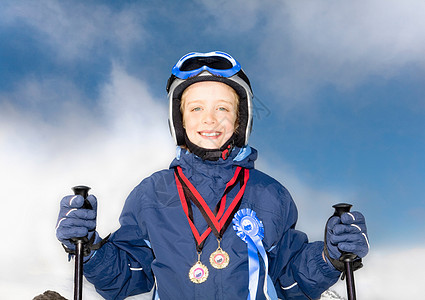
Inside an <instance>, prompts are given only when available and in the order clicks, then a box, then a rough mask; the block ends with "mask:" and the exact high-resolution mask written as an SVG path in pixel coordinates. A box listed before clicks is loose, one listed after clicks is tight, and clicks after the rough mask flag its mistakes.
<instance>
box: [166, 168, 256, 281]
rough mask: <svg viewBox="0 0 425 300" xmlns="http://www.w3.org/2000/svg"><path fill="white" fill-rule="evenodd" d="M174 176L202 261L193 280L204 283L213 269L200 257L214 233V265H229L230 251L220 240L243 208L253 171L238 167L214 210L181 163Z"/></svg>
mask: <svg viewBox="0 0 425 300" xmlns="http://www.w3.org/2000/svg"><path fill="white" fill-rule="evenodd" d="M174 175H175V180H176V186H177V191H178V194H179V198H180V202H181V204H182V208H183V211H184V213H185V215H186V217H187V221H188V223H189V226H190V229H191V231H192V234H193V238H194V240H195V244H196V251H197V252H198V261H197V262H196V263H195V264H194V265H193V266H192V268H190V270H189V279H190V281H192V282H193V283H202V282H204V281H206V280H207V278H208V275H209V271H208V268H207V267H206V266H205V265H204V264H202V263H201V259H200V257H201V253H202V248H203V247H204V242H205V240H206V238H207V237H208V236H209V234H210V233H211V232H212V233H213V234H214V235H215V236H216V238H217V241H218V248H217V250H215V251H214V252H213V253H211V255H210V264H211V265H212V266H213V267H214V268H215V269H224V268H226V267H227V266H228V265H229V254H227V253H226V252H225V251H223V249H221V247H220V240H221V238H222V236H223V234H224V232H225V231H226V229H227V227H228V226H229V225H230V223H231V221H232V217H233V215H234V214H235V212H236V211H237V210H238V209H239V206H240V204H241V200H242V197H243V194H244V192H245V187H246V185H247V181H248V178H249V170H248V169H244V168H242V167H237V168H236V171H235V174H234V175H233V178H232V179H231V180H230V181H229V182H228V183H227V184H226V188H225V190H224V193H223V196H222V197H221V199H220V201H219V202H218V203H217V205H216V207H215V209H214V211H211V209H210V208H209V207H208V205H207V203H206V202H205V200H204V199H203V198H202V196H201V195H200V194H199V192H198V191H197V190H196V188H195V187H194V186H193V185H192V183H191V182H190V181H189V180H188V179H187V178H186V176H185V175H184V174H183V171H182V169H181V167H179V166H178V167H176V168H175V169H174ZM237 185H239V191H238V192H237V194H236V196H235V197H234V199H233V200H232V201H231V203H230V205H229V206H228V208H227V209H226V200H227V194H228V193H229V192H230V191H231V190H232V189H233V188H234V187H236V186H237ZM191 202H192V203H193V204H195V206H196V207H197V208H198V209H199V211H200V212H201V214H202V216H203V217H204V219H205V221H206V223H207V224H208V228H207V229H205V231H204V232H203V233H202V234H201V233H199V232H198V230H197V228H196V227H195V224H194V221H193V211H192V206H191Z"/></svg>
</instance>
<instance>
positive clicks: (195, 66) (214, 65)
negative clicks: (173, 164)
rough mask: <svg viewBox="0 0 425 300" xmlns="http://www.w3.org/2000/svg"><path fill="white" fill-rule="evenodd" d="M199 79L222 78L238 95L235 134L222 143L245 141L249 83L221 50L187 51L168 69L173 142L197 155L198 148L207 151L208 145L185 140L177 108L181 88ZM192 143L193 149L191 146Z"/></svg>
mask: <svg viewBox="0 0 425 300" xmlns="http://www.w3.org/2000/svg"><path fill="white" fill-rule="evenodd" d="M201 81H218V82H222V83H225V84H227V85H228V86H230V87H232V88H233V89H234V90H235V91H236V93H237V94H238V96H239V111H238V123H239V124H238V128H237V130H236V132H235V134H234V135H233V136H232V137H231V138H230V140H229V141H227V142H226V143H225V145H224V147H225V148H230V147H229V145H234V146H238V147H243V146H245V145H246V144H247V143H248V138H249V135H250V133H251V129H252V95H253V94H252V89H251V84H250V82H249V79H248V77H247V76H246V75H245V73H244V71H243V70H242V68H241V65H240V64H239V62H238V61H237V60H235V59H234V58H233V57H232V56H230V55H229V54H227V53H225V52H221V51H213V52H208V53H200V52H191V53H188V54H186V55H184V56H183V57H182V58H181V59H180V60H179V61H178V62H177V63H176V65H175V66H174V67H173V69H172V74H171V77H170V78H169V79H168V83H167V92H168V100H169V119H168V125H169V127H170V132H171V135H172V136H173V138H174V141H175V143H176V145H178V146H183V145H186V146H187V147H188V148H189V150H190V151H191V152H194V153H195V154H197V155H199V154H198V153H199V150H200V149H201V153H204V152H211V150H209V149H208V150H207V149H203V148H199V147H197V146H196V145H193V144H192V143H191V142H190V141H189V140H188V138H187V136H186V132H185V130H184V128H183V116H182V114H181V110H180V106H181V97H182V94H183V91H184V90H185V89H186V88H187V87H188V86H189V85H191V84H194V83H196V82H201ZM194 147H195V148H197V149H192V148H194ZM222 148H223V147H222ZM193 150H198V151H193ZM217 150H218V151H221V149H215V151H217ZM212 151H214V150H212ZM220 153H221V152H220ZM213 156H214V155H213ZM219 156H221V155H219ZM201 157H202V156H201ZM203 158H204V157H203ZM207 159H208V158H207Z"/></svg>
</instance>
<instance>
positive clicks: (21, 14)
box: [0, 0, 148, 60]
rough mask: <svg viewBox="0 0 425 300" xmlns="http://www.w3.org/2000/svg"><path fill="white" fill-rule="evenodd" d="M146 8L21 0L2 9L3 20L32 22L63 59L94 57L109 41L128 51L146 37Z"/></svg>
mask: <svg viewBox="0 0 425 300" xmlns="http://www.w3.org/2000/svg"><path fill="white" fill-rule="evenodd" d="M142 8H143V7H142V6H135V5H126V6H124V7H123V8H122V9H121V10H116V11H114V10H112V9H111V8H110V7H108V6H106V5H102V4H90V3H79V2H76V1H71V2H61V1H46V0H45V1H36V2H34V1H20V2H13V3H11V4H9V5H7V6H6V7H5V8H4V9H2V12H0V16H1V17H2V21H0V22H3V23H5V24H8V25H11V24H15V25H18V24H19V26H21V24H26V25H29V26H30V27H31V28H32V29H34V30H35V33H36V36H35V37H36V38H38V39H40V42H45V43H47V44H48V45H50V46H51V47H52V50H53V51H54V53H55V54H56V55H57V57H59V58H60V59H64V60H74V59H82V60H90V58H91V56H92V55H98V54H99V53H101V52H102V48H103V47H104V45H105V44H110V45H111V46H112V47H114V48H118V49H120V50H122V51H124V52H125V51H126V50H127V49H128V47H129V46H131V44H133V43H135V42H137V41H142V40H143V39H145V38H146V37H147V36H148V34H147V32H146V31H144V30H143V28H142V26H140V23H141V20H143V14H144V11H143V10H142Z"/></svg>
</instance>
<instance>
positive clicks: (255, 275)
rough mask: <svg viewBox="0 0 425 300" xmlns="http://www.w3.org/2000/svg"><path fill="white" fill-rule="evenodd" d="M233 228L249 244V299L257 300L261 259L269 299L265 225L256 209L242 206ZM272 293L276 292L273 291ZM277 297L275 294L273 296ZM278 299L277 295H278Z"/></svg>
mask: <svg viewBox="0 0 425 300" xmlns="http://www.w3.org/2000/svg"><path fill="white" fill-rule="evenodd" d="M232 222H233V229H234V230H235V231H236V234H237V236H238V237H240V239H241V240H242V241H244V242H245V243H246V244H247V246H248V269H249V284H248V288H249V294H248V300H255V298H256V295H257V289H258V281H259V276H260V259H259V255H261V258H262V260H263V262H264V268H265V274H266V276H264V284H263V292H264V295H265V296H266V298H267V299H268V300H270V296H269V294H268V292H267V277H268V269H269V266H268V265H269V264H268V258H267V254H266V251H265V249H264V246H263V242H262V240H263V238H264V226H263V222H261V221H260V220H259V219H258V218H257V214H256V213H255V211H253V210H251V209H249V208H242V209H240V210H239V211H237V212H236V214H235V215H234V217H233V220H232ZM271 294H272V295H273V294H275V293H273V292H272V291H271ZM272 297H273V298H275V297H274V296H272ZM276 299H277V297H276Z"/></svg>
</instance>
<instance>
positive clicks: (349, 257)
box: [332, 203, 357, 300]
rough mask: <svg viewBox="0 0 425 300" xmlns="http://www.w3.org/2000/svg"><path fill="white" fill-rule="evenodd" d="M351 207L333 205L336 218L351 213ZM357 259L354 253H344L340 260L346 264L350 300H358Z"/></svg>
mask: <svg viewBox="0 0 425 300" xmlns="http://www.w3.org/2000/svg"><path fill="white" fill-rule="evenodd" d="M351 206H352V205H351V204H347V203H340V204H335V205H333V206H332V207H333V208H335V212H334V216H337V217H341V215H342V214H343V213H346V212H349V211H350V209H351ZM356 257H357V255H356V254H354V253H350V252H344V251H343V252H342V253H341V257H340V258H339V260H340V261H342V262H344V267H345V276H346V284H347V296H348V300H356V287H355V285H354V272H353V261H354V259H355V258H356Z"/></svg>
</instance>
